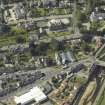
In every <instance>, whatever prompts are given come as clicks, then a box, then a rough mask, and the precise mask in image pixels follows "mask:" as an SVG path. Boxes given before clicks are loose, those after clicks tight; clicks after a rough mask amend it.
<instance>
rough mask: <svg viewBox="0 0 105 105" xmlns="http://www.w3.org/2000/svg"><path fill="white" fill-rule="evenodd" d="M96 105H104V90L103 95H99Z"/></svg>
mask: <svg viewBox="0 0 105 105" xmlns="http://www.w3.org/2000/svg"><path fill="white" fill-rule="evenodd" d="M97 105H105V90H104V92H103V94H102V95H101V97H100V99H99V101H98V104H97Z"/></svg>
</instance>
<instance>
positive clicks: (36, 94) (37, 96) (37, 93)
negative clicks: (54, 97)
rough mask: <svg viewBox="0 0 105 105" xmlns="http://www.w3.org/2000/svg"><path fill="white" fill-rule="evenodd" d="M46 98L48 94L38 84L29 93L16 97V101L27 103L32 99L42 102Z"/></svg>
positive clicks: (20, 103)
mask: <svg viewBox="0 0 105 105" xmlns="http://www.w3.org/2000/svg"><path fill="white" fill-rule="evenodd" d="M46 99H47V96H46V95H45V94H44V93H43V92H42V90H41V89H40V88H39V87H37V86H36V87H34V88H32V89H31V90H30V91H29V92H28V93H25V94H23V95H21V96H19V97H17V96H15V97H14V101H15V103H16V104H17V105H26V104H28V103H30V102H32V101H34V102H35V103H40V102H42V101H44V100H46Z"/></svg>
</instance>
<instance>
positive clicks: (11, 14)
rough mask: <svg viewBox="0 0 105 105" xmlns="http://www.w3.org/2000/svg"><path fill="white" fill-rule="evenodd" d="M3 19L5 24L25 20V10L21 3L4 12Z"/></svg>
mask: <svg viewBox="0 0 105 105" xmlns="http://www.w3.org/2000/svg"><path fill="white" fill-rule="evenodd" d="M4 16H5V17H4V18H5V21H6V22H13V21H16V20H18V19H23V18H25V9H24V6H23V5H22V3H18V4H15V5H14V7H12V8H9V9H7V10H5V12H4Z"/></svg>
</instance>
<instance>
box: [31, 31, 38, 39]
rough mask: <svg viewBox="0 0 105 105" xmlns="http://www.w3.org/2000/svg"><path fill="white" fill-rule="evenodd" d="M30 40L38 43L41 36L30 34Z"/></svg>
mask: <svg viewBox="0 0 105 105" xmlns="http://www.w3.org/2000/svg"><path fill="white" fill-rule="evenodd" d="M29 39H30V40H33V41H38V40H39V35H37V34H35V32H33V31H32V32H29Z"/></svg>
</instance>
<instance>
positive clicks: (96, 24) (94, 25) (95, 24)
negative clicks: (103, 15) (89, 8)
mask: <svg viewBox="0 0 105 105" xmlns="http://www.w3.org/2000/svg"><path fill="white" fill-rule="evenodd" d="M100 26H101V24H100V22H99V21H94V22H92V23H91V30H92V31H97V30H98V29H99V27H100Z"/></svg>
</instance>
